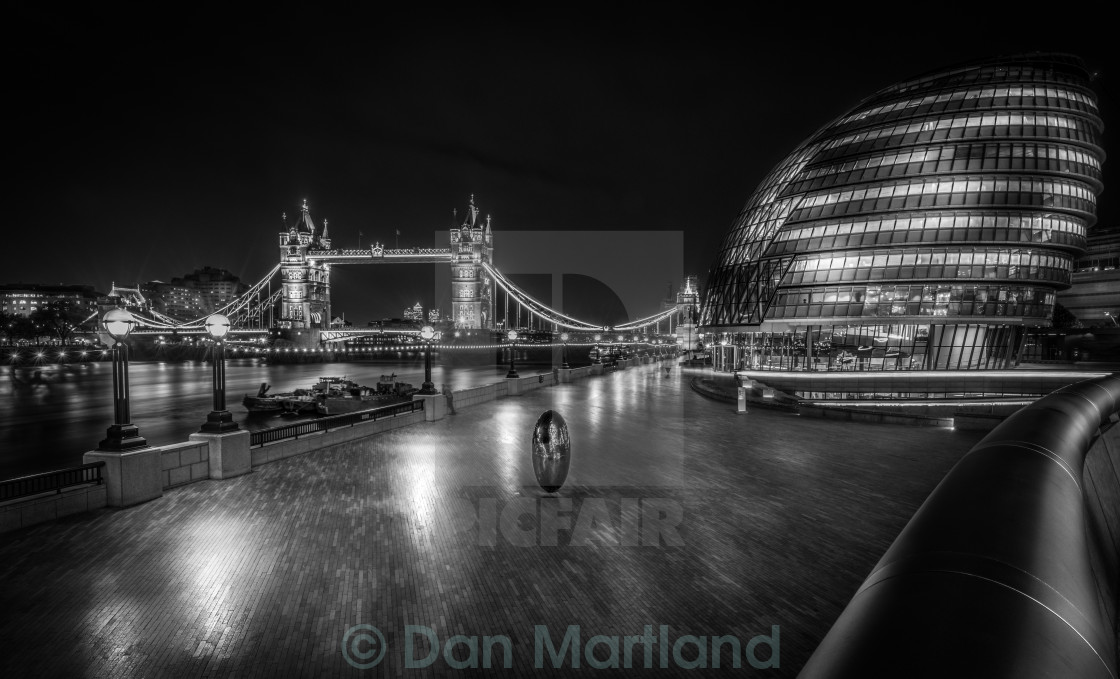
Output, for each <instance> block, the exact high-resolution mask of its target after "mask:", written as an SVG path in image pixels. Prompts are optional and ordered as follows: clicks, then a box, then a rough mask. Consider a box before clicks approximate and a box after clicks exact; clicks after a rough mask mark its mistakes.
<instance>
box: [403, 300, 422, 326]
mask: <svg viewBox="0 0 1120 679" xmlns="http://www.w3.org/2000/svg"><path fill="white" fill-rule="evenodd" d="M404 320H406V321H415V322H416V323H423V322H424V307H422V306H420V302H417V303H416V306H414V307H412V308H411V309H405V310H404Z"/></svg>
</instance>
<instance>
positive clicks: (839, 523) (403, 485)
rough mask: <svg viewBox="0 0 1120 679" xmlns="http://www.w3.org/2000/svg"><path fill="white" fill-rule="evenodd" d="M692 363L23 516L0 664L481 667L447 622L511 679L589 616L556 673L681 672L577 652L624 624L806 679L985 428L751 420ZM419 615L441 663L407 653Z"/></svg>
mask: <svg viewBox="0 0 1120 679" xmlns="http://www.w3.org/2000/svg"><path fill="white" fill-rule="evenodd" d="M682 373H683V374H682ZM689 379H690V374H689V372H688V371H687V370H685V371H682V370H680V369H674V370H673V371H672V375H671V377H665V375H664V371H662V370H661V369H660V368H659V367H658V366H645V367H639V368H632V369H628V370H625V371H619V372H615V373H611V374H609V375H606V376H602V377H595V378H590V379H587V380H581V381H579V382H577V383H573V384H563V385H559V386H556V387H553V388H549V389H541V390H537V391H533V392H529V393H527V394H524V395H521V396H514V397H508V398H504V399H499V400H496V401H492V402H488V403H485V404H482V405H478V406H474V407H470V408H465V409H460V410H459V411H458V413H457V414H456V415H454V416H449V417H447V418H445V419H443V420H440V421H437V422H433V423H427V424H423V425H417V426H414V427H409V428H406V429H399V430H394V431H391V432H387V433H384V434H381V435H377V436H374V437H371V438H368V439H365V440H362V441H359V442H354V443H349V444H343V445H339V446H336V447H333V448H330V449H326V450H321V451H318V452H315V453H311V454H308V455H304V456H300V457H296V458H290V459H287V460H283V461H280V462H275V463H272V464H268V465H265V466H263V467H260V468H258V469H256V470H255V471H254V472H253V473H251V474H248V475H246V476H242V477H239V478H235V479H231V480H226V481H215V480H208V481H202V482H198V483H195V484H192V485H188V486H183V487H181V488H178V489H173V490H170V491H168V492H167V493H166V494H165V495H164V496H163V497H162V498H159V499H157V500H154V501H152V502H148V503H146V504H143V505H139V506H136V507H132V508H128V509H124V510H111V509H104V510H100V511H98V512H94V513H90V514H85V515H78V516H75V517H70V518H68V519H64V520H60V521H57V522H54V523H49V524H42V525H39V526H35V527H31V528H28V529H23V530H20V531H15V532H12V533H7V534H5V535H4V536H3V542H2V543H0V582H2V583H3V589H2V590H0V610H2V611H3V615H2V616H0V635H2V638H3V639H4V646H5V653H4V654H3V656H2V658H0V676H5V677H23V676H28V677H55V676H97V677H155V676H159V677H202V676H207V677H209V676H213V677H226V676H228V677H274V676H312V677H318V676H324V677H329V676H382V675H394V676H446V675H447V674H448V673H450V672H452V671H453V670H452V668H453V667H455V666H456V665H455V664H456V663H468V664H469V662H470V658H469V654H468V650H469V646H470V644H469V642H468V641H467V640H459V641H461V643H457V644H456V643H454V641H453V642H452V645H453V647H452V648H451V649H450V650H449V652H448V653H447V654H446V656H445V654H444V652H443V647H444V645H445V643H446V642H448V640H449V639H451V637H452V636H453V635H464V636H466V637H477V638H478V641H477V647H478V651H479V652H478V655H477V660H478V662H479V663H480V664H481V663H482V661H483V659H484V658H485V657H490V660H491V661H492V663H493V664H494V665H495V666H496V667H502V666H503V664H504V662H505V656H504V649H505V648H506V646H504V645H503V644H504V643H505V642H504V641H503V638H508V640H509V645H508V648H509V651H510V653H509V657H510V669H509V670H508V672H509V673H515V674H523V675H526V676H528V675H529V674H530V673H534V663H535V657H534V651H535V646H536V644H537V642H538V636H537V634H538V632H537V628H536V626H538V625H543V626H545V629H546V630H547V634H548V635H549V639H550V643H553V644H555V647H556V649H557V651H558V652H559V649H560V648H561V643H562V639H563V638H564V636H565V634H566V633H568V632H569V630H571V627H570V626H573V625H578V626H579V632H578V639H577V641H578V644H579V645H578V649H577V657H578V660H579V662H580V665H579V667H578V668H575V667H574V666H573V663H572V657H571V650H570V649H569V650H568V651H565V652H564V653H565V655H564V657H563V658H562V660H563V662H562V667H561V668H560V669H551V668H552V665H553V662H552V659H551V657H550V656H549V655H548V651H547V649H546V651H545V655H544V660H545V666H546V667H545V670H543V671H538V672H536V673H537V674H543V675H544V676H571V675H573V674H576V675H580V674H589V675H594V676H620V675H624V676H654V675H657V674H664V673H665V672H669V670H664V671H663V670H659V669H652V670H647V669H645V661H646V658H645V657H644V655H643V648H645V645H644V644H641V643H639V644H638V645H636V646H635V645H634V644H633V643H631V646H632V651H633V655H632V656H630V657H631V665H632V667H633V668H634V669H631V670H618V671H617V672H615V671H611V670H600V669H594V668H592V667H589V660H588V656H585V654H584V650H585V644H587V642H588V641H589V640H590V639H591V638H592V637H593V636H595V635H605V636H607V637H615V636H617V637H618V638H619V640H620V641H619V644H620V646H619V653H620V655H619V658H618V660H619V663H620V664H622V663H623V662H624V658H623V657H622V655H621V654H622V652H623V650H624V648H623V647H624V646H625V643H624V642H625V639H624V637H625V636H628V635H630V636H639V635H642V634H643V633H644V631H645V626H647V625H649V626H652V627H651V630H652V633H653V635H654V636H655V637H656V636H659V632H660V629H661V628H660V626H662V625H665V626H667V627H666V632H667V639H668V641H669V644H670V646H671V644H672V643H673V641H674V640H677V639H680V638H681V637H685V636H686V635H692V636H695V637H715V636H721V635H733V636H734V637H736V638H737V639H738V640H740V642H741V644H742V645H743V646H746V645H747V643H748V642H749V641H750V640H751V639H752V638H754V637H757V636H764V635H772V634H773V633H774V632H775V628H777V633H778V637H777V638H776V639H774V642H775V643H776V645H777V646H778V659H779V661H780V666H779V667H778V668H775V669H768V670H752V669H750V665H749V664H748V658H747V655H746V652H745V650H744V651H742V652H740V653H739V655H738V657H739V659H740V662H741V663H742V666H743V667H744V668H745V670H744V671H746V672H750V673H751V674H749V676H767V677H793V676H795V675H796V674H797V671H798V670H799V669H800V667H801V666H802V665H803V664H804V663H805V661H806V660H807V659H808V656H809V655H810V653H811V652H812V650H813V649H814V648H815V647H816V644H817V643H818V642H819V641H820V640H821V639H822V638H823V636H824V634H825V633H826V632H827V631H828V629H829V627H830V626H831V624H832V622H833V621H834V620H835V619H836V617H837V616H838V615H839V613H840V611H841V610H842V609H843V607H844V605H845V604H846V603H847V601H848V600H849V599H850V598H851V596H852V595H853V594H854V593H855V591H856V589H857V588H858V587H859V585H860V584H861V582H862V581H863V579H864V577H866V575H867V574H868V572H869V571H870V569H871V567H872V566H873V565H874V564H875V562H876V561H877V560H878V558H879V556H880V555H881V554H882V553H883V551H884V550H885V549H886V548H887V547H888V546H889V544H890V543H891V541H892V540H893V539H894V537H895V536H896V535H897V533H898V531H899V530H901V529H902V527H903V526H904V525H905V524H906V522H907V520H908V519H909V517H910V515H911V514H912V513H913V512H914V510H915V509H917V507H918V506H919V504H920V503H921V502H922V500H923V499H924V498H925V496H926V495H927V494H928V493H929V492H930V490H932V489H933V487H934V486H935V485H936V484H937V482H938V481H939V480H940V479H941V477H942V476H943V475H944V474H945V472H947V471H948V469H949V468H950V467H951V466H952V465H953V463H954V462H955V461H956V460H957V459H959V458H960V457H961V456H962V455H963V454H964V453H965V452H966V451H967V450H968V449H969V448H970V447H971V446H972V445H973V444H974V443H975V442H976V441H977V440H978V439H979V437H980V434H979V433H975V432H961V431H952V430H928V429H916V428H913V427H906V426H890V425H860V424H855V423H849V422H836V421H830V420H818V419H805V418H799V417H797V416H796V415H793V414H789V413H783V412H777V411H763V410H757V411H752V412H750V413H748V414H746V415H737V414H736V413H735V412H734V407H733V406H731V405H728V404H723V403H718V402H713V401H711V400H709V399H706V398H704V397H702V396H700V395H699V394H697V393H695V392H693V391H692V390H691V389H690V388H689V386H688V385H689ZM549 409H554V410H556V411H557V412H560V413H561V414H562V415H563V417H564V419H565V420H566V421H567V423H568V426H569V427H570V432H571V444H572V465H571V469H570V472H569V475H568V478H567V482H566V483H565V485H564V486H563V487H562V488H561V490H560V491H559V492H558V493H557V494H556V495H555V496H546V495H545V494H544V493H543V491H541V489H540V488H539V487H537V485H536V482H535V477H534V474H533V467H532V460H531V457H530V450H531V447H530V438H531V435H532V428H533V424H534V423H535V421H536V419H537V418H538V417H539V416H540V414H541V413H543V412H544V411H546V410H549ZM522 511H525V512H527V513H525V514H523V515H520V516H519V513H520V512H522ZM358 625H368V626H372V627H375V628H376V629H377V633H379V634H380V637H378V636H377V633H375V632H373V631H371V630H370V629H368V628H356V626H358ZM408 625H413V626H416V627H415V628H413V629H408V628H406V626H408ZM406 629H407V630H408V631H410V632H413V633H411V634H406V633H405V632H406ZM425 629H428V630H431V636H434V637H435V640H436V643H437V646H436V648H435V651H436V652H435V654H434V655H432V656H431V659H432V663H431V664H430V665H427V666H426V667H423V668H416V669H412V668H409V667H407V666H406V665H407V661H408V658H412V659H413V660H414V662H413V663H412V664H414V665H416V664H422V661H426V660H427V659H428V657H429V655H430V651H431V650H432V647H431V646H430V645H429V644H430V640H431V636H429V635H427V634H426V633H424V630H425ZM363 635H366V636H363ZM486 636H489V637H492V639H491V641H492V642H493V643H492V644H491V645H490V646H489V647H487V648H489V649H490V650H492V653H487V654H484V653H483V650H484V647H485V646H486V644H485V643H484V639H483V638H484V637H486ZM367 637H368V639H372V640H373V641H374V642H375V643H373V644H371V643H370V642H369V641H368V640H367ZM382 638H383V640H384V642H383V643H382ZM495 639H497V641H494V640H495ZM410 640H411V641H413V642H414V644H413V647H412V648H411V649H409V648H408V645H407V642H408V641H410ZM650 645H651V646H652V647H653V650H652V654H651V656H650V661H651V662H652V664H653V666H654V667H655V668H657V667H658V666H659V664H660V654H661V651H662V644H661V642H660V641H658V642H657V643H656V644H650ZM609 648H610V644H609V640H608V641H607V642H603V643H599V644H598V645H596V646H594V647H593V648H592V649H591V653H592V654H593V655H592V656H590V658H591V660H595V659H596V658H598V659H599V660H601V661H603V662H607V661H608V651H609ZM681 648H683V649H684V650H683V652H682V653H683V655H682V656H681V658H680V659H681V660H684V661H687V660H689V659H695V657H696V649H695V646H694V645H692V644H688V643H686V644H685V645H684V646H683V647H681ZM730 648H731V647H730V645H724V646H722V647H721V652H720V653H717V655H719V656H720V659H721V661H722V666H723V667H724V668H727V667H730V666H731V663H732V658H731V651H730ZM769 648H770V646H769V645H767V644H762V645H760V646H756V647H754V650H755V651H756V655H757V659H758V660H759V662H764V661H765V660H766V659H767V658H768V655H767V654H768V650H760V649H769ZM381 650H384V654H383V655H382V656H380V657H379V655H378V654H379V652H380V651H381ZM665 650H666V653H667V658H668V666H669V667H670V668H677V667H679V665H678V664H677V663H676V660H675V656H674V654H673V652H672V650H671V648H667V649H665ZM678 650H679V649H678ZM374 660H379V661H380V664H379V665H378V666H377V667H376V669H367V670H361V669H357V668H356V667H355V666H356V665H357V666H361V665H363V664H368V663H370V662H373V661H374ZM713 661H714V658H713V657H708V658H707V663H708V664H709V665H711V664H712V662H713ZM493 671H494V670H493V669H492V670H489V671H487V670H479V672H487V673H488V674H491V673H493ZM675 671H679V670H675Z"/></svg>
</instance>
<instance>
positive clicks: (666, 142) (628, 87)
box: [2, 5, 1115, 321]
mask: <svg viewBox="0 0 1120 679" xmlns="http://www.w3.org/2000/svg"><path fill="white" fill-rule="evenodd" d="M379 6H380V5H369V7H370V8H374V7H379ZM603 6H605V5H603ZM677 6H678V7H681V5H677ZM906 6H907V5H895V9H893V10H891V15H890V16H889V17H888V16H887V15H883V14H881V13H880V12H878V11H876V10H874V9H873V8H872V7H871V6H867V7H865V8H864V10H863V14H862V15H861V16H860V17H858V18H855V19H853V18H842V17H840V16H825V17H820V18H817V19H812V20H811V19H809V18H808V16H807V15H808V12H802V13H801V14H802V15H801V16H798V15H797V14H790V15H789V16H786V17H774V16H771V17H770V18H759V17H757V16H754V17H740V16H736V15H733V14H726V15H721V14H720V13H719V12H717V11H710V10H709V11H706V12H705V13H704V15H703V17H700V16H699V15H688V14H684V15H682V14H679V13H678V14H673V13H670V12H668V11H658V10H649V9H642V10H641V11H640V12H637V11H635V12H634V13H631V14H628V15H625V16H623V15H622V14H612V15H608V14H604V13H603V12H602V11H600V10H595V9H591V8H592V7H595V6H589V7H588V8H586V9H584V10H577V9H576V6H574V5H556V6H555V11H554V12H551V13H548V14H545V13H543V12H541V13H540V14H528V13H524V12H523V10H513V9H510V10H508V11H507V12H506V13H505V14H504V15H498V14H496V13H493V12H490V13H486V12H476V11H464V10H459V11H456V12H454V13H448V12H447V11H446V10H444V9H441V8H440V7H439V6H438V5H433V6H430V7H427V8H426V10H425V11H424V12H423V13H419V12H418V13H416V14H411V15H408V14H404V13H388V14H386V13H384V12H380V13H379V12H375V11H374V10H372V9H369V10H367V11H365V12H364V13H362V14H355V15H344V14H332V13H327V12H325V11H322V10H316V9H314V8H312V7H310V6H306V7H302V8H300V9H299V10H298V11H297V12H283V11H281V10H278V9H270V10H268V11H267V12H262V13H261V14H260V15H257V16H253V17H251V18H247V17H236V16H231V15H229V13H228V11H226V10H212V11H204V10H203V9H197V10H196V9H194V7H195V6H194V5H180V6H179V8H180V11H184V12H188V13H186V14H181V15H178V16H175V17H171V16H169V15H134V14H130V15H122V14H111V13H103V12H99V13H97V14H88V15H80V14H76V13H74V12H70V11H67V12H66V13H62V12H57V13H56V12H54V11H49V10H35V9H29V8H23V9H19V10H16V11H14V12H12V13H11V14H10V15H9V21H8V22H7V23H8V32H9V36H8V42H7V44H6V45H5V48H4V50H5V60H4V61H5V66H4V69H5V71H6V72H5V79H4V82H5V84H6V90H7V96H6V97H5V99H6V104H5V105H4V118H5V123H6V125H5V128H6V130H7V133H8V134H7V137H8V139H7V144H6V149H5V154H4V155H5V157H6V159H7V165H8V168H9V178H8V180H7V181H6V182H5V188H6V191H7V200H6V205H7V208H8V210H9V222H8V227H7V229H6V233H5V236H6V241H7V242H6V244H5V247H4V250H3V253H4V254H3V260H2V261H3V265H4V270H5V271H4V275H3V279H4V280H7V281H27V282H43V283H60V282H61V283H83V284H93V285H94V286H96V287H97V288H98V289H99V290H102V291H107V289H108V287H109V285H110V283H111V281H114V280H115V281H117V282H124V283H129V284H132V283H135V282H143V281H147V280H152V279H162V280H169V279H170V278H172V277H174V276H181V275H183V274H185V273H188V272H189V271H192V270H193V269H195V268H197V267H200V266H203V265H210V266H218V267H223V268H227V269H230V270H231V271H233V272H234V273H236V274H238V275H240V276H241V277H242V278H243V279H244V280H246V281H247V282H252V281H255V280H257V279H258V278H260V277H261V276H262V275H263V274H264V273H265V272H266V271H268V270H269V269H270V268H271V267H272V266H273V264H275V262H276V260H277V256H278V254H277V253H278V251H277V243H276V234H277V232H278V231H279V225H280V213H281V212H285V211H286V212H287V213H288V215H289V217H292V216H294V215H296V214H298V206H299V204H300V202H301V201H302V200H303V199H304V198H307V199H308V200H309V202H310V204H311V207H312V214H313V216H314V217H315V218H316V220H318V221H321V220H322V218H324V217H326V218H328V219H329V220H330V231H331V235H332V237H333V238H334V241H335V245H336V246H353V245H356V244H357V239H358V232H359V231H362V232H363V233H364V234H365V236H364V239H363V242H364V243H368V242H369V241H370V240H371V239H379V240H380V241H381V242H383V243H385V242H388V243H389V244H392V243H393V237H394V236H393V234H394V230H395V229H398V228H399V229H400V230H401V233H402V235H401V240H400V243H401V245H402V246H404V245H430V244H431V243H432V237H433V231H435V230H437V229H443V228H445V227H446V226H447V225H448V224H449V222H450V211H451V209H452V208H453V207H456V208H459V210H460V214H462V211H463V209H464V207H465V204H466V201H467V198H468V196H469V195H470V194H471V193H474V194H476V197H477V202H478V204H479V207H480V208H481V210H482V211H483V213H490V214H492V215H493V218H494V227H495V230H496V234H497V236H496V237H497V238H498V241H497V242H498V247H499V253H498V261H499V265H500V262H501V255H500V243H501V241H500V238H501V230H503V229H506V230H550V231H562V230H600V229H601V230H634V231H641V230H647V229H648V230H672V231H683V232H684V233H685V242H686V246H685V251H684V252H683V253H682V254H681V261H682V267H681V268H682V269H683V271H685V272H688V273H696V274H698V275H700V276H701V277H703V276H704V275H705V274H706V272H707V270H708V267H709V266H710V265H711V264H712V259H713V257H714V255H715V251H716V248H717V247H718V245H719V242H720V240H721V237H722V235H723V233H724V231H725V230H726V229H727V227H728V226H729V225H730V223H731V221H732V219H733V218H734V217H735V215H736V214H737V212H738V211H739V209H740V208H741V207H742V205H743V203H744V202H745V201H746V199H747V198H748V196H749V195H750V194H751V192H752V191H753V190H754V188H755V186H756V184H757V183H758V181H759V180H760V179H761V178H762V177H763V176H764V175H765V174H766V173H767V172H768V171H769V170H770V168H771V167H772V166H773V165H774V164H775V163H777V162H778V161H779V160H781V159H782V158H783V157H784V156H785V155H786V154H788V153H789V152H790V151H791V150H792V149H793V148H794V147H795V146H796V145H797V144H798V143H799V142H801V141H802V140H803V139H804V138H805V137H807V136H808V135H810V134H811V133H812V132H814V131H815V130H816V129H817V128H818V127H820V126H821V125H823V124H825V123H827V122H828V121H830V120H831V119H832V118H834V117H835V116H837V115H839V114H840V113H843V112H844V111H845V110H847V109H849V108H850V107H852V106H853V105H854V104H856V103H857V102H858V101H859V100H860V99H862V98H864V97H865V96H867V95H869V94H871V93H872V92H874V91H875V90H877V89H879V88H881V87H883V86H886V85H889V84H891V83H893V82H895V81H898V80H901V79H903V78H906V77H909V76H912V75H917V74H919V73H922V72H925V71H929V70H933V69H938V68H942V67H944V66H948V65H952V64H955V63H957V62H960V61H963V60H969V59H974V58H981V57H988V56H995V55H1000V54H1012V53H1018V52H1029V51H1038V50H1045V51H1051V50H1053V51H1064V52H1072V53H1075V54H1078V55H1080V56H1082V57H1083V58H1084V59H1085V60H1086V61H1087V62H1088V64H1089V65H1090V67H1091V68H1093V69H1097V70H1100V71H1102V75H1101V77H1100V78H1098V80H1097V81H1096V85H1097V87H1098V94H1099V96H1100V97H1101V106H1102V108H1103V110H1104V115H1105V118H1106V128H1107V131H1106V137H1105V140H1106V141H1105V146H1106V149H1108V148H1110V144H1109V141H1108V140H1109V138H1110V137H1111V136H1112V128H1111V124H1110V122H1109V120H1110V116H1111V114H1112V111H1113V110H1114V104H1113V100H1112V98H1111V94H1110V92H1109V91H1108V90H1106V89H1105V88H1106V87H1109V86H1110V85H1109V83H1110V76H1111V75H1112V74H1110V73H1104V72H1103V71H1104V68H1103V67H1104V63H1103V61H1104V56H1103V55H1104V54H1105V53H1106V49H1108V46H1109V36H1107V35H1106V30H1107V26H1108V25H1109V22H1107V21H1106V20H1105V19H1103V18H1101V17H1098V18H1097V20H1095V21H1094V20H1093V19H1092V17H1087V18H1084V20H1085V21H1087V22H1088V23H1089V24H1090V26H1089V27H1087V28H1084V27H1079V26H1077V25H1076V24H1074V23H1073V22H1072V21H1069V20H1065V19H1061V18H1056V17H1052V16H1047V17H1032V18H1025V19H1018V20H1011V23H1008V20H1007V19H1006V18H1004V17H995V16H993V17H990V18H984V17H977V18H964V17H962V16H953V14H952V12H951V10H950V9H949V7H948V6H939V12H944V13H945V14H946V16H945V17H942V18H940V19H936V20H935V18H934V17H929V16H923V18H922V19H921V20H918V18H917V15H913V16H908V15H907V14H906V10H900V9H898V8H900V7H906ZM861 7H863V6H862V5H861ZM188 8H189V9H188ZM110 11H112V10H110ZM1078 11H1080V10H1078ZM189 12H197V13H195V14H190V13H189ZM900 12H902V14H901V15H900V16H896V15H898V14H899V13H900ZM975 12H976V10H971V11H970V12H969V15H970V16H971V15H972V14H975ZM872 17H877V19H875V20H872V19H871V18H872ZM1078 20H1082V19H1081V18H1079V19H1078ZM806 21H812V22H813V23H812V24H811V25H806V24H805V22H806ZM888 25H889V26H890V27H891V28H890V29H889V32H891V33H893V35H888V36H887V37H884V36H883V33H882V31H883V30H884V29H883V27H884V26H888ZM1112 174H1113V173H1112V171H1111V168H1110V167H1109V164H1106V166H1105V180H1106V183H1107V182H1108V181H1109V179H1110V177H1111V176H1112ZM1110 199H1111V196H1110V195H1109V193H1106V194H1105V196H1104V197H1102V204H1101V209H1100V218H1101V222H1102V224H1101V225H1102V226H1109V225H1111V220H1113V219H1115V216H1114V214H1113V213H1114V210H1112V209H1110V207H1109V201H1110ZM619 265H620V266H632V267H636V266H640V263H639V262H634V261H628V260H626V259H620V264H619ZM336 270H337V269H336ZM432 276H433V274H432V268H431V267H430V266H429V267H404V268H398V269H396V270H393V269H391V268H388V267H380V268H378V267H363V268H362V269H361V270H360V271H359V270H357V269H354V268H348V269H347V271H346V275H345V277H344V278H345V284H343V282H342V280H336V285H335V290H334V295H335V311H336V313H337V312H341V311H346V312H347V313H348V318H351V319H353V320H358V321H361V320H364V319H366V318H379V317H382V316H397V315H399V314H400V310H401V309H402V308H403V307H404V306H406V305H411V304H412V303H413V302H415V301H418V300H419V301H422V302H423V303H424V304H425V306H427V305H429V304H430V303H431V298H432V295H433V292H432ZM663 293H664V288H662V289H659V290H655V291H651V302H652V301H653V300H656V299H657V297H658V296H660V295H662V294H663Z"/></svg>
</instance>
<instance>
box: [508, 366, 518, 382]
mask: <svg viewBox="0 0 1120 679" xmlns="http://www.w3.org/2000/svg"><path fill="white" fill-rule="evenodd" d="M512 377H521V375H518V374H517V371H516V370H514V369H513V368H510V369H509V372H508V373H506V379H507V380H508V379H510V378H512Z"/></svg>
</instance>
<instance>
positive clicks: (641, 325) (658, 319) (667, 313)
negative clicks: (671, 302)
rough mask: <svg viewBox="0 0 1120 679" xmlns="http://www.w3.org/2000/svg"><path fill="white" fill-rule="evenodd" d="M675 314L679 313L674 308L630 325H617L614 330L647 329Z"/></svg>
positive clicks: (632, 322)
mask: <svg viewBox="0 0 1120 679" xmlns="http://www.w3.org/2000/svg"><path fill="white" fill-rule="evenodd" d="M675 313H677V307H673V308H671V309H666V310H665V311H662V312H661V313H657V314H654V315H652V316H646V317H645V318H639V319H638V320H636V321H630V322H629V323H623V324H622V325H616V326H614V329H615V330H637V329H638V328H645V327H648V326H651V325H654V324H655V323H660V322H661V321H663V320H665V319H666V318H669V317H670V316H672V315H673V314H675Z"/></svg>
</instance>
